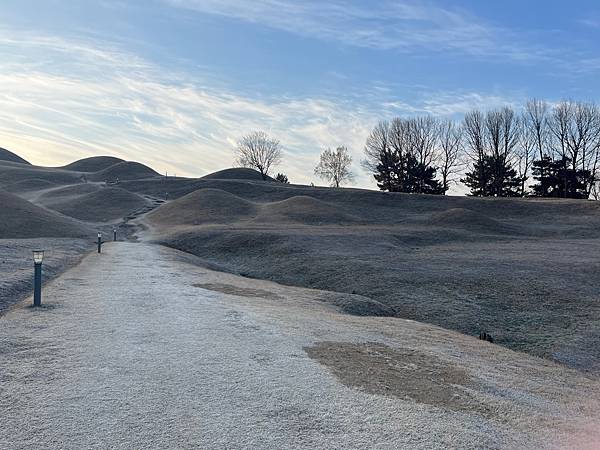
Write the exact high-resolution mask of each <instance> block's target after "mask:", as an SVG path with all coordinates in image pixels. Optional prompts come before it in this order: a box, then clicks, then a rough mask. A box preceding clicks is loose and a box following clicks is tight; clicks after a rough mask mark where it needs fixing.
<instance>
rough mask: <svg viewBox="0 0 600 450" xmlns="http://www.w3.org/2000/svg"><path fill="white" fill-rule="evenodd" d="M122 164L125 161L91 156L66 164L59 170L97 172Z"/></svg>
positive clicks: (111, 157) (112, 157)
mask: <svg viewBox="0 0 600 450" xmlns="http://www.w3.org/2000/svg"><path fill="white" fill-rule="evenodd" d="M122 162H125V161H124V160H122V159H121V158H115V157H114V156H92V157H90V158H83V159H80V160H77V161H74V162H72V163H71V164H67V165H66V166H64V167H61V168H62V169H65V170H73V171H75V172H99V171H100V170H104V169H107V168H109V167H110V166H114V165H115V164H119V163H122Z"/></svg>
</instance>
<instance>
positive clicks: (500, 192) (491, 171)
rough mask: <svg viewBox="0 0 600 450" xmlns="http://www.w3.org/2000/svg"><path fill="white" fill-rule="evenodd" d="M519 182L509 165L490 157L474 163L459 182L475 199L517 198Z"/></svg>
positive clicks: (487, 156)
mask: <svg viewBox="0 0 600 450" xmlns="http://www.w3.org/2000/svg"><path fill="white" fill-rule="evenodd" d="M521 181H522V180H521V178H520V177H519V176H518V175H517V171H516V170H515V169H513V168H512V167H511V165H510V164H509V163H507V162H505V161H504V160H503V159H501V158H494V157H493V156H491V155H484V156H483V158H482V159H480V160H478V161H476V162H475V164H473V168H472V169H471V171H470V172H467V173H466V174H465V178H463V179H462V180H461V182H462V183H464V184H465V185H467V186H468V187H469V188H470V189H471V194H470V195H473V196H477V197H518V196H519V195H520V194H519V186H520V184H521Z"/></svg>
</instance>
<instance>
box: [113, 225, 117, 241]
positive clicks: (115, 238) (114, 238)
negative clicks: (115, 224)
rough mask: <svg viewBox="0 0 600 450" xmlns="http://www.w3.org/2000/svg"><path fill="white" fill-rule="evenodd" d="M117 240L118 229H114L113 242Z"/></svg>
mask: <svg viewBox="0 0 600 450" xmlns="http://www.w3.org/2000/svg"><path fill="white" fill-rule="evenodd" d="M116 240H117V229H116V228H113V241H116Z"/></svg>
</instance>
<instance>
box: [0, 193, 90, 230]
mask: <svg viewBox="0 0 600 450" xmlns="http://www.w3.org/2000/svg"><path fill="white" fill-rule="evenodd" d="M0 205H2V211H1V213H0V239H14V238H18V239H24V238H39V237H90V236H93V235H94V231H93V230H91V229H90V228H88V227H87V226H86V225H84V224H82V223H81V222H79V221H77V220H74V219H70V218H68V217H64V216H61V215H59V214H56V213H54V212H52V211H48V210H46V209H44V208H41V207H39V206H36V205H34V204H33V203H30V202H28V201H27V200H24V199H22V198H21V197H17V196H16V195H13V194H10V193H8V192H4V191H0Z"/></svg>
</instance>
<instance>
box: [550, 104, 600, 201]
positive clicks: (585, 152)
mask: <svg viewBox="0 0 600 450" xmlns="http://www.w3.org/2000/svg"><path fill="white" fill-rule="evenodd" d="M550 130H551V132H552V137H553V140H552V145H553V148H554V149H555V153H556V155H557V157H560V158H568V160H569V162H570V165H571V169H572V170H574V171H582V172H583V173H586V172H587V171H589V176H587V177H586V179H585V180H584V184H585V187H584V189H585V193H586V195H587V196H589V195H590V194H591V193H592V191H593V188H594V185H595V184H596V183H597V181H598V175H599V173H598V172H599V170H600V109H598V106H597V105H595V104H592V103H581V102H573V101H564V102H561V103H559V104H558V105H557V106H556V107H555V108H554V110H553V112H552V116H551V120H550Z"/></svg>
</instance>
